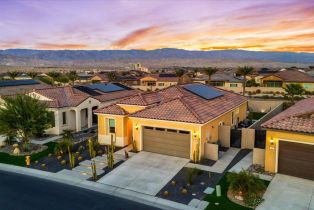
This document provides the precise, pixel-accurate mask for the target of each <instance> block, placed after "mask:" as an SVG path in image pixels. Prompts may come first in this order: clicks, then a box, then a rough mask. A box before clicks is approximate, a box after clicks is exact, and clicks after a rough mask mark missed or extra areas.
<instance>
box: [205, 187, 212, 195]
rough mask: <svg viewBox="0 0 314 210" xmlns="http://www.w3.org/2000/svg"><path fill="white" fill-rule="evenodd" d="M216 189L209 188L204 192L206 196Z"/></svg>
mask: <svg viewBox="0 0 314 210" xmlns="http://www.w3.org/2000/svg"><path fill="white" fill-rule="evenodd" d="M214 190H215V189H214V188H212V187H207V188H206V189H205V190H204V193H205V194H212V193H213V192H214Z"/></svg>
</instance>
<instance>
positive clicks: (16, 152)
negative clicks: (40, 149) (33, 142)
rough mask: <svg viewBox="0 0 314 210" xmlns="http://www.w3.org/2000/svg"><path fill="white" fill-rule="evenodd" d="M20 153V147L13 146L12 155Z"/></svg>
mask: <svg viewBox="0 0 314 210" xmlns="http://www.w3.org/2000/svg"><path fill="white" fill-rule="evenodd" d="M20 153H21V150H20V148H18V147H15V148H14V150H13V154H14V155H19V154H20Z"/></svg>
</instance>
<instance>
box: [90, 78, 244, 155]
mask: <svg viewBox="0 0 314 210" xmlns="http://www.w3.org/2000/svg"><path fill="white" fill-rule="evenodd" d="M246 111H247V99H246V97H243V96H241V95H238V94H236V93H232V92H229V91H225V90H222V89H218V88H215V87H210V86H207V85H204V84H199V83H190V84H184V85H175V86H170V87H167V88H164V89H162V90H159V91H156V92H144V93H139V94H137V95H134V96H130V97H127V98H124V99H122V100H119V101H118V102H116V103H114V104H111V105H109V106H106V107H103V108H100V109H98V110H96V111H95V113H96V114H97V115H98V140H99V143H100V144H110V143H111V136H112V135H113V136H115V140H116V145H117V146H126V145H129V144H131V143H132V142H135V145H136V148H137V150H139V151H140V150H145V151H149V152H155V153H160V154H166V155H172V156H178V157H184V158H190V159H195V157H196V155H197V154H198V155H199V157H203V156H204V144H205V142H211V143H217V141H218V128H219V126H220V125H230V126H232V125H236V124H237V123H238V122H240V121H243V120H244V119H246Z"/></svg>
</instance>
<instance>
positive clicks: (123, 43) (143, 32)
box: [111, 26, 159, 48]
mask: <svg viewBox="0 0 314 210" xmlns="http://www.w3.org/2000/svg"><path fill="white" fill-rule="evenodd" d="M158 29H159V27H157V26H151V27H147V28H142V29H138V30H136V31H133V32H131V33H130V34H128V35H126V36H125V37H123V38H122V39H120V40H118V41H116V42H114V43H113V44H112V45H111V47H114V48H124V47H127V46H129V45H131V44H133V43H136V42H137V41H139V40H141V39H143V38H145V37H147V36H148V35H151V34H152V33H154V32H156V31H158Z"/></svg>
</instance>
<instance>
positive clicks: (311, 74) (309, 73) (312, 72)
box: [306, 70, 314, 77]
mask: <svg viewBox="0 0 314 210" xmlns="http://www.w3.org/2000/svg"><path fill="white" fill-rule="evenodd" d="M306 73H307V74H308V75H310V76H311V77H314V70H310V71H308V72H306Z"/></svg>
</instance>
